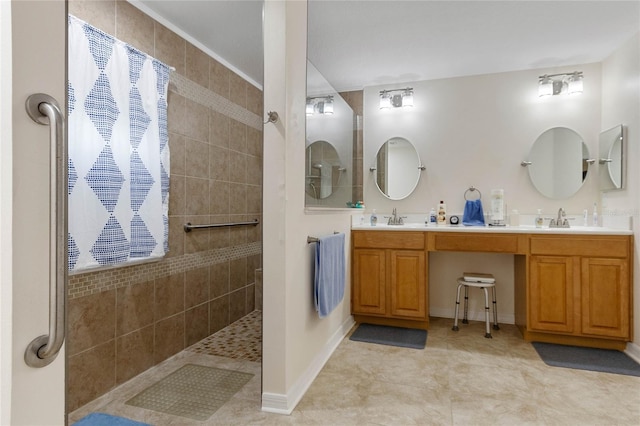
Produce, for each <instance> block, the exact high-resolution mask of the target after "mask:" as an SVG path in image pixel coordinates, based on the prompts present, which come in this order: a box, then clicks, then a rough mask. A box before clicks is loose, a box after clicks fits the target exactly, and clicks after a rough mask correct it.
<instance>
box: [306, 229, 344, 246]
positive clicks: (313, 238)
mask: <svg viewBox="0 0 640 426" xmlns="http://www.w3.org/2000/svg"><path fill="white" fill-rule="evenodd" d="M333 234H334V235H335V234H339V232H334V233H333ZM318 241H320V239H319V238H318V237H311V236H309V235H307V244H311V243H317V242H318Z"/></svg>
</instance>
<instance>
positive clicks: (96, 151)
mask: <svg viewBox="0 0 640 426" xmlns="http://www.w3.org/2000/svg"><path fill="white" fill-rule="evenodd" d="M68 68H69V86H68V97H69V110H68V116H69V117H68V138H69V187H68V191H69V236H68V238H69V240H68V247H69V271H70V272H77V271H81V270H86V269H92V268H99V267H107V266H113V265H126V264H129V263H133V262H139V261H142V260H146V259H155V258H160V257H162V256H164V255H165V254H166V252H167V251H168V226H169V221H168V205H169V144H168V132H167V88H168V83H169V72H170V68H169V67H168V66H167V65H165V64H163V63H162V62H159V61H158V60H156V59H153V58H151V57H149V56H148V55H146V54H145V53H142V52H140V51H139V50H137V49H135V48H133V47H131V46H129V45H127V44H126V43H123V42H121V41H119V40H116V39H115V38H113V37H112V36H110V35H108V34H105V33H103V32H102V31H100V30H98V29H96V28H94V27H92V26H90V25H89V24H87V23H85V22H83V21H81V20H79V19H77V18H75V17H73V16H69V66H68Z"/></svg>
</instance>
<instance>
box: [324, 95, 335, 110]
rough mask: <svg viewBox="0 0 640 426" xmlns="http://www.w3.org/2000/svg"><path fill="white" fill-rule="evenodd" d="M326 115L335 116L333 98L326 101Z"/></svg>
mask: <svg viewBox="0 0 640 426" xmlns="http://www.w3.org/2000/svg"><path fill="white" fill-rule="evenodd" d="M324 113H325V114H333V98H331V97H329V98H327V99H326V100H325V101H324Z"/></svg>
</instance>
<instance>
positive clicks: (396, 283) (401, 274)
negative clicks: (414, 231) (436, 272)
mask: <svg viewBox="0 0 640 426" xmlns="http://www.w3.org/2000/svg"><path fill="white" fill-rule="evenodd" d="M389 254H390V257H389V261H390V292H391V295H390V297H391V305H390V307H389V308H390V309H389V313H390V314H391V316H393V317H409V318H420V319H426V317H427V308H426V305H427V297H426V287H427V286H426V267H425V253H424V251H413V250H411V251H409V250H390V253H389Z"/></svg>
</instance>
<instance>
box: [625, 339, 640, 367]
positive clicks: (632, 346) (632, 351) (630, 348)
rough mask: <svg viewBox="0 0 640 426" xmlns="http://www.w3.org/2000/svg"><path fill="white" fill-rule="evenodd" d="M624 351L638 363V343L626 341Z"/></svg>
mask: <svg viewBox="0 0 640 426" xmlns="http://www.w3.org/2000/svg"><path fill="white" fill-rule="evenodd" d="M624 353H626V354H627V355H629V356H630V357H631V358H633V360H634V361H636V362H638V363H640V345H638V344H636V343H634V342H627V349H625V351H624Z"/></svg>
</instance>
